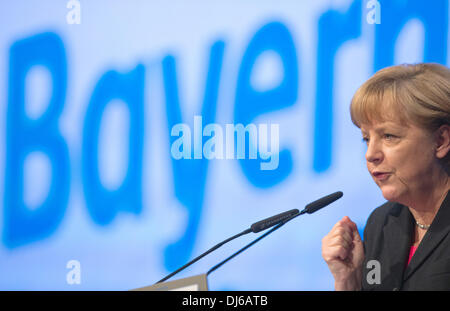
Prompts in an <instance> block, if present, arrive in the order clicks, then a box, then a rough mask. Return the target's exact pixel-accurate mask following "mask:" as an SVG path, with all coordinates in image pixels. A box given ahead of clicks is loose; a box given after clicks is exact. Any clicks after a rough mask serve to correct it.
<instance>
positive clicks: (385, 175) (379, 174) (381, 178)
mask: <svg viewBox="0 0 450 311" xmlns="http://www.w3.org/2000/svg"><path fill="white" fill-rule="evenodd" d="M372 176H373V177H374V178H375V179H376V180H378V181H384V180H387V179H388V178H389V176H391V173H389V172H372Z"/></svg>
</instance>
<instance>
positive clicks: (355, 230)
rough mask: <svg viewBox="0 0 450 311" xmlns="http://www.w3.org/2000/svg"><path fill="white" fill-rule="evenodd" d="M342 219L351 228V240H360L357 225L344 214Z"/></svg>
mask: <svg viewBox="0 0 450 311" xmlns="http://www.w3.org/2000/svg"><path fill="white" fill-rule="evenodd" d="M342 221H343V222H344V223H346V224H347V225H348V227H349V228H350V229H351V230H352V233H353V242H361V241H362V239H361V236H360V235H359V231H358V226H357V225H356V223H354V222H353V221H352V220H351V219H350V217H348V216H345V217H344V218H343V219H342Z"/></svg>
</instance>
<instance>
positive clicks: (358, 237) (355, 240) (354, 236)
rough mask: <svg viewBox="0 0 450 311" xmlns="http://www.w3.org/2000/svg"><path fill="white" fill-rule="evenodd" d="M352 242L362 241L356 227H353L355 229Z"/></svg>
mask: <svg viewBox="0 0 450 311" xmlns="http://www.w3.org/2000/svg"><path fill="white" fill-rule="evenodd" d="M353 242H356V243H361V242H362V239H361V236H360V235H359V231H358V228H355V230H354V231H353Z"/></svg>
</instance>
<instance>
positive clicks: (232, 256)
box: [206, 209, 307, 276]
mask: <svg viewBox="0 0 450 311" xmlns="http://www.w3.org/2000/svg"><path fill="white" fill-rule="evenodd" d="M305 213H307V210H306V209H304V210H302V211H301V212H300V213H298V214H296V215H293V216H291V217H289V218H288V219H286V220H284V221H283V222H281V223H280V224H278V225H276V226H275V227H273V228H272V229H270V230H269V231H267V232H266V233H264V234H263V235H261V236H260V237H258V238H256V239H255V240H253V241H252V242H250V243H249V244H247V245H246V246H244V247H243V248H241V249H240V250H238V251H237V252H235V253H234V254H233V255H231V256H229V257H228V258H226V259H225V260H223V261H221V262H220V263H218V264H217V265H215V266H214V267H212V268H211V269H209V270H208V272H206V275H207V276H208V275H209V274H210V273H211V272H213V271H215V270H217V269H218V268H220V267H221V266H222V265H224V264H225V263H227V262H228V261H230V260H231V259H233V258H234V257H236V256H237V255H239V254H240V253H242V252H243V251H245V250H246V249H248V248H249V247H251V246H252V245H254V244H256V243H257V242H259V241H260V240H262V239H264V238H265V237H266V236H268V235H269V234H271V233H272V232H274V231H276V230H278V229H280V228H281V227H282V226H283V225H285V224H286V223H287V222H288V221H291V220H292V219H294V218H295V217H297V216H300V215H303V214H305Z"/></svg>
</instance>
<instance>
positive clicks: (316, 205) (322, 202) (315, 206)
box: [305, 191, 344, 214]
mask: <svg viewBox="0 0 450 311" xmlns="http://www.w3.org/2000/svg"><path fill="white" fill-rule="evenodd" d="M343 195H344V194H343V193H342V191H337V192H335V193H332V194H329V195H327V196H325V197H323V198H320V199H318V200H316V201H314V202H311V203H309V204H308V205H306V206H305V210H306V212H307V213H308V214H312V213H314V212H317V211H318V210H320V209H321V208H322V207H325V206H327V205H328V204H330V203H333V202H334V201H336V200H337V199H340V198H341V197H342V196H343Z"/></svg>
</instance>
